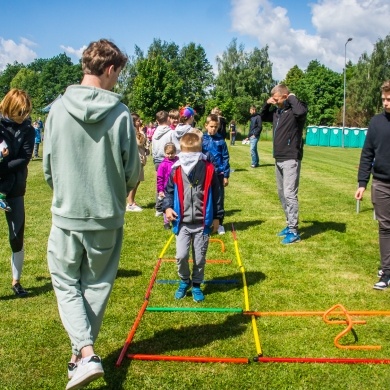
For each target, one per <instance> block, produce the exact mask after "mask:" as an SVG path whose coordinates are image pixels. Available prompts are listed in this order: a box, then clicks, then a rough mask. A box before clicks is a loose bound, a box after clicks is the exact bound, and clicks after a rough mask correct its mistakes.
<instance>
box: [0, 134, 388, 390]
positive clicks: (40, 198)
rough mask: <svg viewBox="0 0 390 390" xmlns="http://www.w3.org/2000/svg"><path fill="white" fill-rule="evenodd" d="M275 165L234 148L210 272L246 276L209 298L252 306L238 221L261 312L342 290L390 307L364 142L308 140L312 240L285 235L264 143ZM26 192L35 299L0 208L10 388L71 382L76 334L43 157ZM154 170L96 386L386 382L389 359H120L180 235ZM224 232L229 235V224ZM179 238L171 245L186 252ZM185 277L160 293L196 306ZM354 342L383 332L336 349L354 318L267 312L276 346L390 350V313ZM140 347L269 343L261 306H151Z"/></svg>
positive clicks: (244, 350) (323, 301)
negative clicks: (186, 292)
mask: <svg viewBox="0 0 390 390" xmlns="http://www.w3.org/2000/svg"><path fill="white" fill-rule="evenodd" d="M259 150H260V158H261V164H262V166H261V167H260V168H258V169H251V168H250V167H249V165H250V156H249V147H248V145H241V143H239V142H237V144H236V146H234V147H231V148H230V153H231V166H232V169H233V170H234V172H232V174H231V179H230V184H229V186H228V187H227V189H226V205H225V206H226V219H225V228H226V230H227V234H226V235H225V236H222V239H223V241H224V243H225V245H226V252H225V253H221V251H220V246H219V245H218V244H217V243H211V244H210V248H209V252H208V258H209V259H230V260H232V263H230V264H223V263H219V264H207V267H206V279H218V278H219V279H237V280H238V281H239V283H238V284H214V285H212V284H210V285H206V286H205V288H204V291H205V294H206V300H205V302H204V303H203V304H201V307H210V308H212V307H222V308H227V307H231V308H243V307H244V295H243V288H242V279H241V273H240V270H239V267H238V265H237V262H236V258H235V248H234V242H233V238H232V234H231V224H234V227H235V229H236V231H237V240H238V241H237V243H238V249H239V253H240V257H241V260H242V262H243V265H244V267H245V270H246V278H247V283H248V292H249V302H250V308H251V310H256V311H310V310H315V311H325V310H327V309H328V308H330V307H331V306H333V305H334V304H336V303H341V304H342V305H344V306H345V307H346V308H347V309H349V310H388V307H389V292H388V291H375V290H373V289H372V285H373V283H374V282H375V281H376V271H377V266H378V263H379V253H378V252H379V251H378V243H377V223H376V221H374V220H373V212H372V205H371V202H370V191H366V198H365V200H364V201H363V202H362V204H361V212H360V213H359V214H356V202H355V200H354V198H353V195H354V192H355V190H356V176H357V166H358V162H359V156H360V149H338V148H324V147H306V148H305V155H304V160H303V164H302V174H301V185H300V193H299V199H300V219H301V221H300V222H301V223H300V230H301V234H302V242H300V243H298V244H294V245H291V246H282V245H281V244H280V239H279V238H278V237H276V235H275V234H276V232H278V231H279V230H281V229H282V228H283V227H284V217H283V213H282V211H281V207H280V204H279V200H278V198H277V194H276V184H275V178H274V168H273V163H274V161H273V159H272V154H271V150H272V145H271V143H270V142H269V141H266V140H264V139H263V140H262V141H260V143H259ZM29 168H30V170H29V179H28V191H27V194H26V210H27V220H26V242H25V250H26V263H25V268H24V275H23V285H24V286H25V287H26V288H27V289H28V290H29V291H30V295H29V297H28V298H26V299H15V298H14V297H13V296H12V295H11V294H12V292H11V289H10V283H11V273H10V265H9V257H10V249H9V246H8V241H7V234H6V232H7V227H6V223H5V218H1V219H0V229H1V231H2V232H3V238H2V240H1V245H0V256H1V258H2V261H1V262H0V286H1V287H0V313H1V322H0V340H1V342H0V388H1V389H9V390H24V389H26V390H31V389H63V388H64V387H65V386H66V383H67V379H66V362H67V361H68V358H69V356H70V346H69V340H68V337H67V335H66V333H65V331H64V330H63V328H62V324H61V321H60V319H59V315H58V312H57V306H56V299H55V296H54V294H53V291H52V287H51V282H50V277H49V273H48V270H47V264H46V243H47V238H48V234H49V230H50V225H51V215H50V201H51V192H50V189H49V187H48V186H47V185H46V183H45V182H44V179H43V174H42V163H41V161H39V160H35V161H32V162H31V164H30V165H29ZM154 174H155V173H154V170H153V166H152V163H151V162H149V163H148V164H147V166H146V181H145V182H143V183H142V184H141V185H140V188H139V193H138V194H137V202H138V203H139V204H140V205H141V206H143V207H144V208H145V210H144V211H143V212H142V213H127V214H126V225H125V239H124V245H123V251H122V257H121V263H120V268H119V272H118V277H117V280H116V282H115V285H114V289H113V292H112V295H111V299H110V302H109V305H108V308H107V311H106V315H105V319H104V322H103V327H102V330H101V334H100V336H99V339H98V341H97V343H96V351H97V353H99V354H100V355H101V356H102V358H103V360H104V368H105V372H106V375H105V377H104V379H99V380H98V381H95V382H94V383H92V384H91V385H90V386H89V387H88V388H90V389H188V388H196V389H387V388H388V387H389V382H390V371H389V367H388V366H387V365H346V364H344V365H342V364H340V365H337V364H280V363H269V364H268V363H267V364H265V363H263V364H261V363H260V364H258V363H251V364H248V365H235V364H218V363H206V364H203V363H199V364H196V363H178V362H148V361H130V360H128V359H125V360H124V362H123V364H122V366H121V367H120V368H116V367H115V362H116V360H117V359H118V356H119V353H120V351H121V349H122V347H123V344H124V341H125V339H126V337H127V334H128V332H129V330H130V328H131V327H132V325H133V323H134V320H135V318H136V317H137V314H138V312H139V310H140V308H141V305H142V303H143V301H144V296H145V292H146V289H147V286H148V284H149V281H150V278H151V275H152V272H153V269H154V267H155V265H156V262H157V259H158V256H159V254H160V253H161V251H162V249H163V247H164V245H165V243H166V242H167V240H168V238H169V234H170V233H169V232H167V231H165V230H164V229H163V226H162V219H160V218H156V217H155V216H154V209H153V202H154ZM218 238H221V237H218ZM174 253H175V246H174V242H173V243H172V245H171V246H170V247H169V248H168V250H167V253H166V254H165V256H164V257H167V258H168V257H174ZM176 277H177V276H176V269H175V265H174V263H168V262H164V263H163V264H162V266H161V269H160V272H159V274H158V277H157V279H176ZM174 290H175V286H174V285H169V284H156V285H155V286H154V288H153V291H152V294H151V297H150V303H149V305H150V306H151V307H152V306H153V307H154V306H164V307H175V306H180V307H194V306H196V305H195V303H194V302H192V299H190V298H187V299H185V300H183V301H180V302H175V301H174V299H173V293H174ZM365 319H366V320H367V324H366V325H356V326H355V327H354V329H355V332H356V336H357V338H358V339H357V341H356V340H355V339H354V337H353V335H352V334H351V335H348V336H346V337H345V338H343V339H342V340H341V342H342V343H343V344H351V345H352V344H358V345H381V346H382V349H381V350H380V351H356V350H354V351H352V350H342V349H337V348H336V347H335V346H334V344H333V340H334V338H335V337H336V335H337V334H338V333H339V332H341V330H342V329H344V327H345V326H343V325H327V324H325V323H324V322H323V321H322V319H321V318H320V317H261V318H257V319H256V323H257V327H258V330H259V336H260V343H261V348H262V351H263V354H264V356H267V357H340V358H390V337H389V325H390V318H388V317H366V318H365ZM129 352H130V353H150V354H165V355H183V356H212V357H246V358H250V359H251V358H252V357H253V356H255V355H256V347H255V342H254V337H253V332H252V326H251V321H250V318H247V317H244V316H243V315H241V314H237V313H232V314H229V313H197V312H183V313H170V312H169V313H167V312H165V313H152V312H146V313H145V314H144V316H143V318H142V321H141V323H140V325H139V327H138V330H137V332H136V334H135V337H134V340H133V342H132V344H131V345H130V348H129Z"/></svg>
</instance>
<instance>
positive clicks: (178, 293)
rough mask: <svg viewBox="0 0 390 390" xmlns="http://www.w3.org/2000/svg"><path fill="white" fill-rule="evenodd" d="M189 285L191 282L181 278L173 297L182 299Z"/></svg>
mask: <svg viewBox="0 0 390 390" xmlns="http://www.w3.org/2000/svg"><path fill="white" fill-rule="evenodd" d="M190 287H191V282H188V283H186V282H183V281H182V280H181V281H180V284H179V288H178V289H177V290H176V292H175V299H182V298H185V296H186V295H187V291H188V290H189V288H190Z"/></svg>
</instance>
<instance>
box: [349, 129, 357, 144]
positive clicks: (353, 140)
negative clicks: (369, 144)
mask: <svg viewBox="0 0 390 390" xmlns="http://www.w3.org/2000/svg"><path fill="white" fill-rule="evenodd" d="M350 132H351V136H350V139H349V147H350V148H358V147H359V142H360V136H359V134H360V129H359V128H357V127H353V128H351V129H350Z"/></svg>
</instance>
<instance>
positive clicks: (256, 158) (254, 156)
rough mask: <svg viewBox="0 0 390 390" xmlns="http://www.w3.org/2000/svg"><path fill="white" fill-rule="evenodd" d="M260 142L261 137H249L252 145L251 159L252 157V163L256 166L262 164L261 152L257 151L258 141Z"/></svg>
mask: <svg viewBox="0 0 390 390" xmlns="http://www.w3.org/2000/svg"><path fill="white" fill-rule="evenodd" d="M258 142H259V139H258V138H256V137H251V138H249V146H250V151H251V159H252V164H251V165H254V166H258V165H259V164H260V159H259V153H258V151H257V143H258Z"/></svg>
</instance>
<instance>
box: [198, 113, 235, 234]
mask: <svg viewBox="0 0 390 390" xmlns="http://www.w3.org/2000/svg"><path fill="white" fill-rule="evenodd" d="M205 127H206V130H207V133H206V134H204V135H203V141H202V151H203V153H204V154H206V155H207V156H208V157H209V158H210V160H211V162H212V163H213V164H214V168H215V172H216V173H217V177H218V181H219V184H220V187H221V206H222V210H223V214H222V217H221V218H220V219H219V227H218V234H225V228H224V227H223V218H224V214H225V212H224V202H225V187H226V186H227V185H228V184H229V175H230V164H229V151H228V147H227V145H226V141H225V140H224V138H223V137H222V135H221V134H219V133H218V116H217V115H215V114H210V115H209V116H208V117H207V119H206V123H205Z"/></svg>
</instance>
